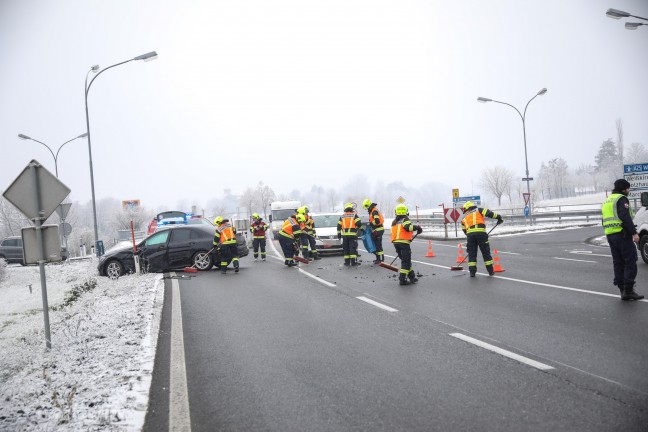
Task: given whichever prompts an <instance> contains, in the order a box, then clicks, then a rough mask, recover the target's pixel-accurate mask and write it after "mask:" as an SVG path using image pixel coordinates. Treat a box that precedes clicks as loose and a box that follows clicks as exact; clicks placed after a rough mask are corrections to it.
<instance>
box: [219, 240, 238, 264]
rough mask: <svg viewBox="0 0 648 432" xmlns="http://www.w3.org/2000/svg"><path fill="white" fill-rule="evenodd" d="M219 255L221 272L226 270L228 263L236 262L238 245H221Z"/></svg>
mask: <svg viewBox="0 0 648 432" xmlns="http://www.w3.org/2000/svg"><path fill="white" fill-rule="evenodd" d="M220 255H221V270H222V269H224V268H226V267H227V265H228V264H229V263H230V262H232V261H238V245H237V244H236V243H232V244H222V245H221V246H220Z"/></svg>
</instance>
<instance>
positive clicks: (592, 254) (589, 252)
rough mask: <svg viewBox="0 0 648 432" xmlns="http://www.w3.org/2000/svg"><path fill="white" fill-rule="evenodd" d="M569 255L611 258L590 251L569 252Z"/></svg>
mask: <svg viewBox="0 0 648 432" xmlns="http://www.w3.org/2000/svg"><path fill="white" fill-rule="evenodd" d="M569 253H571V254H576V255H587V256H600V257H608V258H610V257H612V255H606V254H595V253H592V251H570V252H569Z"/></svg>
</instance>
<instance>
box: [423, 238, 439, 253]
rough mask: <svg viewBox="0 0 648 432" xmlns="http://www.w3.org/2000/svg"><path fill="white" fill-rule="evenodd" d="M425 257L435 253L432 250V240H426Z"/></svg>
mask: <svg viewBox="0 0 648 432" xmlns="http://www.w3.org/2000/svg"><path fill="white" fill-rule="evenodd" d="M425 256H426V257H434V256H436V254H435V253H434V251H433V250H432V240H428V251H427V253H426V254H425Z"/></svg>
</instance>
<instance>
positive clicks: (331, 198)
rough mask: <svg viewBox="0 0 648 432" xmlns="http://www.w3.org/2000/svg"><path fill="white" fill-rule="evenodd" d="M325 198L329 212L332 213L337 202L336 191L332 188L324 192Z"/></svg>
mask: <svg viewBox="0 0 648 432" xmlns="http://www.w3.org/2000/svg"><path fill="white" fill-rule="evenodd" d="M326 198H327V200H328V204H329V208H330V211H332V212H334V211H335V207H336V205H337V203H338V200H339V198H338V193H337V191H336V190H335V189H333V188H330V189H329V190H327V191H326Z"/></svg>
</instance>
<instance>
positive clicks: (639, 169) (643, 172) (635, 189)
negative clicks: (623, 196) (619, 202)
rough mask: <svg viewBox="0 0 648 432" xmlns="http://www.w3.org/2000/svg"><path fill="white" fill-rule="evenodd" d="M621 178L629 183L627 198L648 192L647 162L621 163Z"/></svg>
mask: <svg viewBox="0 0 648 432" xmlns="http://www.w3.org/2000/svg"><path fill="white" fill-rule="evenodd" d="M623 178H625V179H626V180H627V181H628V183H630V194H629V195H628V198H639V197H640V196H641V192H648V163H640V164H627V165H623Z"/></svg>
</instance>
